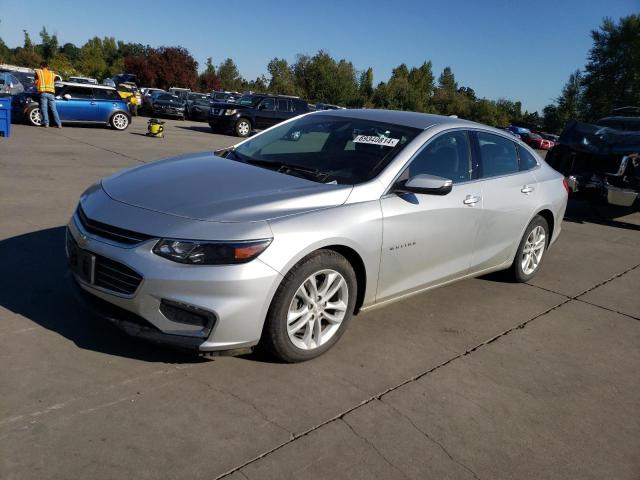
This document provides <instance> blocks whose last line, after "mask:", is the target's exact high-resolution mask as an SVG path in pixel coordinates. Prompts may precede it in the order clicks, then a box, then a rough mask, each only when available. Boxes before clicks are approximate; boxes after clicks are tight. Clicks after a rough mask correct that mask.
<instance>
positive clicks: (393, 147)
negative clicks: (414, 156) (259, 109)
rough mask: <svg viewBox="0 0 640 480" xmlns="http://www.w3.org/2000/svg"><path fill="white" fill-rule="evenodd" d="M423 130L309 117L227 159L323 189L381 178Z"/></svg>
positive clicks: (242, 147)
mask: <svg viewBox="0 0 640 480" xmlns="http://www.w3.org/2000/svg"><path fill="white" fill-rule="evenodd" d="M420 132H421V130H419V129H417V128H410V127H404V126H399V125H392V124H387V123H381V122H374V121H370V120H361V119H356V118H347V117H333V116H329V115H309V116H305V117H301V118H298V119H297V120H294V121H293V122H290V123H286V124H283V125H280V126H277V127H275V128H273V129H272V130H270V131H268V132H265V133H263V134H261V135H258V136H256V137H255V138H252V139H250V140H248V141H246V142H244V143H243V144H241V145H240V146H238V147H237V148H235V149H232V150H229V151H228V153H227V155H226V157H227V158H230V159H234V160H238V161H241V162H246V163H250V164H253V165H257V166H260V167H263V168H270V169H273V170H277V171H279V172H282V173H286V174H290V175H296V176H302V177H304V178H308V179H310V180H314V181H318V182H323V183H338V184H348V185H355V184H358V183H362V182H366V181H368V180H371V179H372V178H374V177H376V176H377V175H378V174H379V173H380V172H381V171H382V170H383V169H384V168H385V167H386V166H387V165H388V164H389V162H391V160H392V159H393V158H395V156H396V155H397V154H398V153H399V152H400V151H401V150H402V149H403V148H404V147H405V146H406V145H407V144H408V143H409V142H410V141H411V140H413V139H414V138H415V137H416V135H418V133H420Z"/></svg>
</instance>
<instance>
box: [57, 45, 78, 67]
mask: <svg viewBox="0 0 640 480" xmlns="http://www.w3.org/2000/svg"><path fill="white" fill-rule="evenodd" d="M60 53H62V54H63V55H64V56H65V57H67V58H68V59H69V61H70V62H71V63H72V64H73V65H77V63H78V61H79V60H80V49H79V48H78V47H76V46H75V45H74V44H73V43H68V42H67V43H65V44H64V45H63V46H62V47H61V48H60Z"/></svg>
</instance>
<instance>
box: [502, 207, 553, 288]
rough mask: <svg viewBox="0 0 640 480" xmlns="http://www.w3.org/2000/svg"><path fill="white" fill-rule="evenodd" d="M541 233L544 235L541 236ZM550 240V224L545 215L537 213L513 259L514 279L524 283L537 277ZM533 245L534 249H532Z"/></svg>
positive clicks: (511, 274)
mask: <svg viewBox="0 0 640 480" xmlns="http://www.w3.org/2000/svg"><path fill="white" fill-rule="evenodd" d="M541 234H542V235H544V236H542V237H541V236H540V235H541ZM549 240H550V238H549V224H548V223H547V221H546V220H545V219H544V218H543V217H541V216H540V215H537V216H536V217H535V218H534V219H533V220H531V223H529V225H528V226H527V229H526V230H525V231H524V235H523V236H522V240H520V245H518V251H517V252H516V256H515V258H514V259H513V264H512V265H511V269H510V276H511V277H512V279H513V280H514V281H516V282H520V283H524V282H528V281H529V280H531V279H532V278H533V277H535V275H536V273H538V270H540V265H541V264H542V261H543V260H544V254H545V253H546V251H547V247H548V246H549ZM532 247H533V251H531V248H532Z"/></svg>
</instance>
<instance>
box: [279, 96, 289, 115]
mask: <svg viewBox="0 0 640 480" xmlns="http://www.w3.org/2000/svg"><path fill="white" fill-rule="evenodd" d="M278 111H280V112H288V111H290V109H289V101H288V100H287V99H286V98H279V99H278Z"/></svg>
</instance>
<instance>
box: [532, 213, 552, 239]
mask: <svg viewBox="0 0 640 480" xmlns="http://www.w3.org/2000/svg"><path fill="white" fill-rule="evenodd" d="M537 215H540V216H541V217H542V218H544V219H545V220H546V221H547V225H549V239H548V240H547V245H549V243H550V242H551V239H552V238H553V232H554V228H555V218H554V216H553V212H552V211H551V210H549V209H548V208H543V209H542V210H540V211H539V212H538V213H536V215H534V218H535V217H536V216H537Z"/></svg>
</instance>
